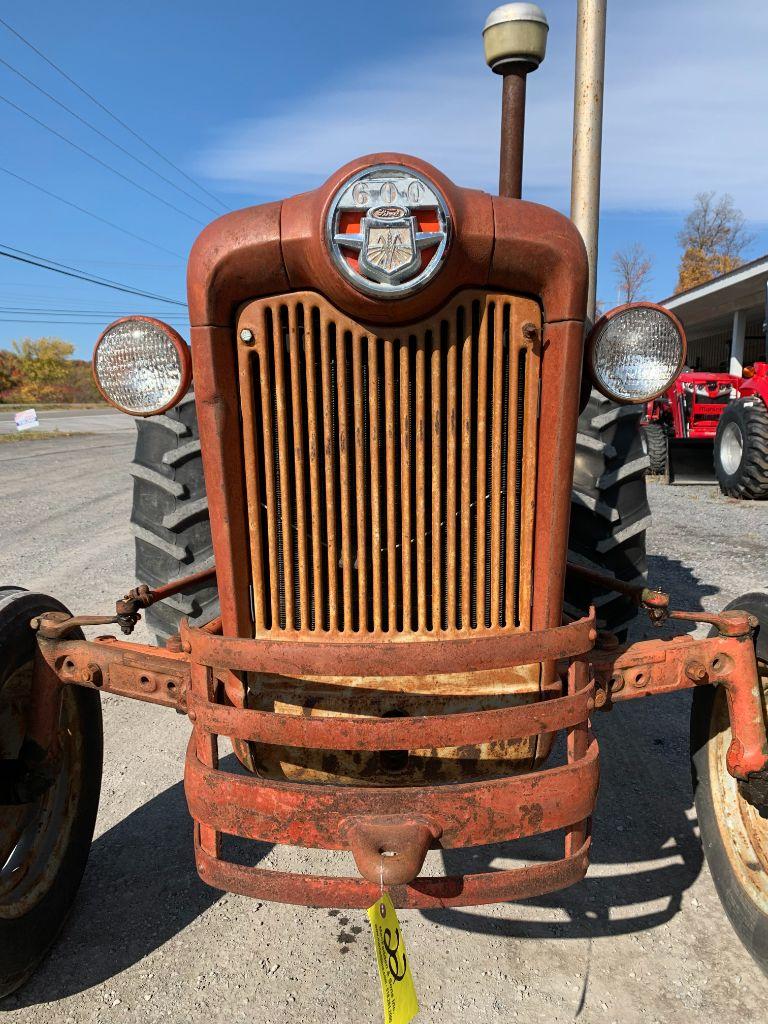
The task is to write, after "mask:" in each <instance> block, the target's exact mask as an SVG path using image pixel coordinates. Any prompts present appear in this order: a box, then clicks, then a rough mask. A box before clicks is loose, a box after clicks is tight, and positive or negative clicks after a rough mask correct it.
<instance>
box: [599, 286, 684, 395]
mask: <svg viewBox="0 0 768 1024" xmlns="http://www.w3.org/2000/svg"><path fill="white" fill-rule="evenodd" d="M685 349H686V345H685V332H684V331H683V327H682V324H681V323H680V321H679V320H678V319H677V317H676V316H675V315H674V313H670V312H669V310H668V309H664V308H663V307H662V306H656V305H655V304H654V303H652V302H634V303H631V304H629V305H626V306H618V307H617V308H616V309H613V310H611V312H610V313H606V315H605V316H604V317H602V318H601V319H600V320H598V322H597V323H596V324H595V326H594V327H593V328H592V332H591V333H590V335H589V338H588V340H587V360H588V365H589V369H590V372H591V375H592V379H593V380H594V382H595V386H596V387H597V388H598V390H599V391H602V393H603V394H604V395H605V396H606V398H610V399H612V400H613V401H614V402H623V403H631V402H649V401H650V400H651V399H652V398H656V396H657V395H660V394H661V393H662V392H663V391H666V390H667V388H668V387H669V386H670V384H672V382H673V381H674V380H675V378H676V377H677V375H678V374H679V373H680V370H681V369H682V368H683V362H684V360H685Z"/></svg>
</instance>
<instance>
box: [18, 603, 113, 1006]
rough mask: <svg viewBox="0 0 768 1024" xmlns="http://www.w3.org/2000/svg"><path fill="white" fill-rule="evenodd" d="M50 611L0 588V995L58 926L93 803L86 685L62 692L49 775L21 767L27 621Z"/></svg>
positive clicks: (95, 749)
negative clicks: (56, 754) (56, 751)
mask: <svg viewBox="0 0 768 1024" xmlns="http://www.w3.org/2000/svg"><path fill="white" fill-rule="evenodd" d="M52 611H55V612H66V611H67V609H66V608H64V606H63V605H61V604H59V602H58V601H55V600H53V599H52V598H50V597H43V596H42V595H41V594H31V593H29V592H28V591H26V590H22V589H21V588H20V587H0V773H1V774H0V997H2V996H6V995H8V994H9V993H11V992H13V991H14V990H15V989H17V988H18V987H19V986H20V985H22V984H23V983H24V982H25V981H26V980H27V978H28V977H29V976H30V975H31V974H32V972H33V971H34V969H35V967H36V966H37V965H38V963H39V962H40V960H41V959H42V958H43V956H44V955H45V953H46V952H47V950H48V948H49V947H50V946H51V944H52V943H53V941H54V939H55V938H56V936H57V934H58V932H59V929H60V928H61V926H62V924H63V923H64V921H65V919H66V917H67V914H68V913H69V910H70V908H71V906H72V904H73V902H74V899H75V896H76V894H77V890H78V887H79V885H80V880H81V878H82V877H83V872H84V871H85V865H86V861H87V860H88V853H89V851H90V847H91V839H92V837H93V829H94V825H95V823H96V811H97V809H98V806H99V792H100V789H101V766H102V732H101V704H100V699H99V694H98V693H97V692H95V691H93V690H84V689H81V688H80V687H75V686H67V687H64V689H63V691H62V702H61V717H60V720H59V732H58V746H59V751H60V755H59V758H58V762H57V765H56V770H55V774H54V776H53V779H52V780H51V779H50V778H48V779H47V780H41V778H40V777H39V776H38V777H35V774H34V772H31V773H29V772H23V771H20V770H19V762H20V761H21V763H22V764H23V763H24V758H23V756H22V757H21V758H20V754H21V755H23V753H24V752H23V750H22V742H23V740H24V734H25V720H26V717H27V713H28V710H29V703H30V695H31V686H32V669H33V660H34V653H35V646H36V644H35V634H34V633H33V632H32V630H31V629H30V626H29V623H30V620H31V619H33V618H35V617H36V616H38V615H42V614H43V613H44V612H52Z"/></svg>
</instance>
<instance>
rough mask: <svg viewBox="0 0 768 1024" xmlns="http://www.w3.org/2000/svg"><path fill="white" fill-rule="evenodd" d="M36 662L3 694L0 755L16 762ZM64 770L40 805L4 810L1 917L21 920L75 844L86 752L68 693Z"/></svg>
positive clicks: (0, 821)
mask: <svg viewBox="0 0 768 1024" xmlns="http://www.w3.org/2000/svg"><path fill="white" fill-rule="evenodd" d="M32 671H33V667H32V663H31V662H30V663H28V664H26V665H23V666H22V667H21V668H19V669H18V670H17V671H16V672H14V673H13V674H12V675H11V676H10V677H9V678H8V679H7V680H6V682H5V684H4V686H3V689H2V692H0V757H2V758H15V757H17V756H18V753H19V748H20V747H21V742H22V739H23V735H24V718H25V714H24V711H25V708H26V707H28V704H29V699H30V692H31V686H32ZM59 746H60V751H61V753H60V758H61V760H60V766H59V773H58V775H57V778H56V781H55V782H54V783H53V785H52V786H51V787H50V788H49V789H48V790H47V791H46V792H45V793H44V794H43V795H42V796H41V797H40V798H39V799H38V800H36V801H35V802H34V803H31V804H25V805H23V806H20V807H7V806H3V807H0V918H8V917H20V916H22V915H23V914H27V913H29V911H30V910H31V909H32V908H33V907H34V906H36V905H37V904H38V903H39V902H40V901H41V900H42V899H43V897H44V896H45V895H46V893H47V892H48V891H49V890H50V888H51V887H52V885H53V884H54V882H55V880H56V877H57V875H58V872H59V869H60V867H61V863H62V860H63V858H64V855H65V852H66V850H67V847H68V845H69V838H70V835H71V832H72V826H73V823H74V819H75V815H76V813H77V807H78V802H79V801H78V797H79V786H80V773H79V772H77V771H76V770H74V769H75V766H76V765H77V764H78V763H79V755H80V753H81V747H82V744H81V737H80V731H79V729H78V728H77V727H76V709H75V699H74V694H72V693H71V691H70V689H69V688H68V687H67V688H65V689H64V692H63V695H62V708H61V718H60V731H59Z"/></svg>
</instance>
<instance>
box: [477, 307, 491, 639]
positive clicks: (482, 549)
mask: <svg viewBox="0 0 768 1024" xmlns="http://www.w3.org/2000/svg"><path fill="white" fill-rule="evenodd" d="M488 311H489V305H488V304H486V306H485V307H484V309H483V314H482V319H481V321H480V330H479V333H478V339H477V457H476V473H477V484H476V488H475V493H476V495H477V497H476V523H475V531H476V533H475V538H476V539H475V562H476V565H475V573H476V577H477V582H476V584H475V594H476V601H477V605H476V608H475V615H476V617H477V626H478V628H482V627H483V626H487V625H490V623H489V622H488V621H487V618H488V610H489V609H487V608H486V606H485V597H486V592H485V591H486V588H485V574H486V561H485V555H486V539H487V538H486V529H485V524H486V516H487V502H488V482H487V479H486V470H487V464H488V449H487V444H488V437H487V434H488V413H487V408H488V322H489V318H488Z"/></svg>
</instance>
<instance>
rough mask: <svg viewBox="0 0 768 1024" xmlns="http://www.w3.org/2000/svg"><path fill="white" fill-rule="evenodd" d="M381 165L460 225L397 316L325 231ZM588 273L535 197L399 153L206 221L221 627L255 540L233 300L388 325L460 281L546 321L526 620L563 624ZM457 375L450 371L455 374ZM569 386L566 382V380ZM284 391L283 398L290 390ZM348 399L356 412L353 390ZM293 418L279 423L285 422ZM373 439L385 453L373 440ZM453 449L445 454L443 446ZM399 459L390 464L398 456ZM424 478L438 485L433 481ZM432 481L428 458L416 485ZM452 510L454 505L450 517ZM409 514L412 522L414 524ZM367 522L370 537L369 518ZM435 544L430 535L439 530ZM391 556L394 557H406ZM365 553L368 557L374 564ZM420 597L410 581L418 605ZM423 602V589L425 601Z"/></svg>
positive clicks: (205, 422)
mask: <svg viewBox="0 0 768 1024" xmlns="http://www.w3.org/2000/svg"><path fill="white" fill-rule="evenodd" d="M377 160H384V161H385V162H389V163H394V164H398V163H403V162H407V163H408V164H411V163H412V165H413V166H414V167H415V168H416V169H417V170H419V171H421V172H422V173H425V174H426V175H427V176H428V177H431V178H432V179H433V180H434V181H435V182H436V183H437V184H438V185H439V187H440V188H441V191H443V193H444V194H445V196H446V198H447V201H448V204H449V206H450V208H451V214H452V218H453V222H454V223H455V225H456V227H457V230H456V233H455V236H454V239H453V242H452V246H451V250H450V252H449V253H448V256H447V262H446V264H445V266H444V268H443V269H442V270H441V272H440V274H439V275H438V276H437V277H436V279H435V282H434V283H433V285H432V286H430V289H429V290H427V291H425V292H422V293H419V294H418V295H416V296H413V297H411V298H409V299H407V300H405V301H403V302H398V304H397V309H396V310H393V307H391V306H386V309H385V310H382V305H381V304H380V303H376V302H375V301H374V300H372V299H370V298H368V297H366V296H364V295H361V294H359V293H357V292H355V291H354V289H352V288H351V286H350V285H348V283H347V282H346V281H345V280H344V279H342V278H341V276H340V275H339V274H338V273H337V272H336V271H335V270H334V269H333V267H332V266H331V263H330V261H329V259H328V255H327V253H326V251H325V247H324V242H323V238H322V227H323V224H324V214H325V211H326V207H327V205H328V203H329V202H330V200H331V197H332V194H333V193H334V192H335V190H336V188H337V187H338V185H339V184H340V183H341V182H342V181H344V180H346V178H347V177H348V176H349V175H350V174H352V173H354V172H355V171H357V170H359V169H361V168H362V167H364V166H370V164H371V163H375V162H376V161H377ZM283 261H284V262H283ZM586 276H587V266H586V256H585V252H584V246H583V243H582V241H581V238H580V237H579V235H578V232H577V231H576V230H575V229H574V227H573V225H572V224H570V222H569V221H568V220H567V219H566V218H564V217H562V216H560V215H558V214H556V213H554V212H553V211H550V210H546V209H544V208H543V207H539V206H536V205H535V204H528V203H524V202H522V201H519V200H510V199H492V198H491V197H489V196H486V195H483V194H482V193H479V192H473V191H471V190H463V189H458V188H456V186H454V185H453V184H452V183H451V182H449V181H448V180H447V179H445V178H444V176H442V175H440V174H439V172H437V171H435V170H434V168H430V167H429V166H428V165H424V164H422V162H421V161H418V160H413V161H411V160H410V158H405V157H401V156H397V155H396V154H379V155H377V156H374V157H370V158H362V159H359V160H356V161H354V162H353V163H351V164H349V165H347V166H346V167H344V168H341V169H340V170H339V171H338V172H337V173H336V174H334V175H333V176H332V177H331V178H330V179H329V181H328V182H326V183H325V184H324V185H323V186H321V187H320V188H319V189H317V190H315V191H314V192H311V193H307V194H305V195H303V196H300V197H296V198H295V199H290V200H286V201H285V202H284V203H283V204H282V205H280V204H272V205H270V206H268V207H257V208H253V209H251V210H247V211H241V212H240V213H237V214H231V215H227V216H226V217H224V218H221V219H220V220H219V221H217V222H215V224H213V225H211V227H209V228H208V229H206V231H205V232H204V233H203V235H202V236H201V237H200V239H199V240H198V242H197V243H196V245H195V248H194V251H193V254H192V259H191V262H190V269H189V294H190V306H191V309H192V314H191V318H192V324H193V329H192V349H193V363H194V372H195V381H196V401H197V407H198V419H199V423H200V435H201V440H202V447H203V460H204V468H205V475H206V480H207V481H208V483H209V487H208V490H209V496H210V497H209V500H210V507H211V523H212V534H213V545H214V552H215V555H216V562H217V567H218V570H219V574H218V582H219V593H220V599H221V611H222V623H223V631H224V633H225V634H228V635H231V636H249V635H252V629H253V626H252V622H251V616H250V601H249V599H248V593H249V585H250V574H251V566H250V547H251V545H250V540H251V538H250V535H249V534H250V527H249V523H248V516H247V498H246V494H245V488H244V481H243V462H242V456H241V454H240V453H241V452H242V438H241V424H240V415H239V412H240V410H239V397H238V392H237V366H236V339H235V332H234V317H235V314H236V310H237V307H238V306H239V305H242V304H243V303H245V302H249V301H253V300H255V299H258V298H259V297H263V296H287V295H289V294H290V293H291V291H296V290H299V289H302V288H312V289H315V290H317V291H319V292H321V293H323V294H324V295H325V297H326V298H327V299H328V300H329V301H331V302H333V303H334V304H335V305H336V306H337V307H338V308H339V309H341V310H343V311H344V312H345V313H346V315H347V316H349V317H351V318H352V319H353V320H354V321H355V322H357V323H370V322H379V323H380V322H382V320H383V319H384V320H386V321H388V323H389V326H391V325H392V323H393V318H395V319H396V321H397V322H398V323H411V322H413V323H415V322H418V321H419V320H420V319H423V318H424V317H425V316H427V315H429V314H431V313H432V314H434V313H435V311H437V310H439V309H440V308H441V307H442V306H443V305H445V303H446V301H448V299H449V298H450V297H451V295H452V294H453V293H454V292H455V291H456V290H457V289H459V288H462V287H475V288H483V287H490V288H491V289H494V288H495V289H498V290H499V291H500V292H501V293H503V294H509V292H510V290H512V289H514V291H515V292H518V291H523V292H526V293H528V294H530V295H532V296H540V297H541V300H542V303H543V314H544V321H545V323H544V325H543V328H542V336H541V342H540V343H539V344H540V346H541V351H542V360H541V376H542V385H541V421H542V422H546V423H547V430H546V431H545V432H543V434H542V439H541V450H540V452H539V458H538V474H537V483H536V499H535V501H534V500H533V499H532V500H531V502H530V504H529V505H528V506H527V507H526V508H525V509H524V510H523V511H522V514H521V515H522V522H523V523H524V524H526V525H527V527H528V528H530V529H535V531H536V538H535V551H536V555H535V558H536V563H537V565H538V571H536V569H534V578H535V579H536V581H537V585H536V587H535V591H536V593H534V594H533V620H532V625H533V628H542V627H544V626H554V625H557V624H559V621H560V619H559V616H560V608H561V595H562V587H563V579H562V575H563V574H562V568H561V566H562V563H563V562H564V558H565V548H566V538H567V529H568V508H569V492H570V477H571V473H572V456H573V448H574V444H575V421H576V411H577V392H578V389H577V388H574V387H572V386H571V384H572V382H573V381H576V380H578V378H579V376H580V373H581V365H582V345H583V329H582V321H583V315H584V301H585V289H586ZM569 318H570V319H569ZM425 355H426V353H425ZM290 359H291V353H290V349H288V350H287V351H286V354H285V361H286V364H287V365H288V366H290ZM389 365H390V366H391V369H390V370H389V371H388V364H387V362H386V360H385V366H384V378H385V383H386V379H387V373H388V372H391V373H392V374H393V376H394V373H395V372H396V370H397V365H396V364H395V361H394V359H393V360H391V361H390V364H389ZM434 369H435V368H434V367H433V366H432V365H431V364H429V365H427V360H426V359H425V360H424V366H423V379H424V381H425V384H426V385H427V386H431V383H432V379H433V378H432V374H433V371H434ZM360 370H363V371H365V364H363V363H361V365H360V368H359V370H358V369H356V368H355V367H354V366H353V367H352V374H353V378H354V374H355V373H359V372H360ZM413 372H414V373H418V374H421V373H422V370H421V369H418V370H417V369H415V368H414V371H413ZM452 373H453V374H454V375H455V376H453V377H452V376H451V374H452ZM492 376H493V367H491V368H490V377H491V379H492ZM443 378H445V383H446V388H447V387H448V382H449V379H450V381H451V382H452V383H455V387H456V390H457V391H458V395H457V397H456V402H457V404H458V401H460V394H461V390H460V389H461V377H460V375H458V373H457V372H456V371H455V370H453V369H452V366H451V363H450V361H449V362H448V364H447V365H446V366H445V367H441V370H440V381H441V384H440V386H441V388H442V387H443ZM565 381H567V382H568V386H567V387H566V386H565V384H564V382H565ZM290 394H291V400H292V392H291V393H290ZM350 407H351V409H352V411H353V412H354V409H355V401H354V396H353V399H352V401H351V403H350ZM358 408H359V405H358ZM307 410H308V415H311V414H312V413H311V409H310V395H309V394H308V395H307ZM319 414H320V410H315V415H316V416H319ZM375 414H376V400H375V396H374V401H373V402H372V403H371V402H369V409H368V416H369V419H370V417H371V415H373V416H375ZM289 422H290V419H289V418H287V419H286V425H288V423H289ZM492 441H493V439H492V438H491V443H492ZM379 447H380V449H381V444H380V446H379ZM383 448H384V450H383V452H382V451H381V450H380V451H379V453H378V460H379V470H380V471H381V469H382V468H383V469H384V470H386V461H387V446H386V439H385V443H384V446H383ZM448 454H449V456H450V451H449V453H448ZM532 454H533V453H532ZM291 455H292V456H293V457H294V459H295V456H296V453H295V452H292V453H291ZM304 455H305V457H306V454H305V453H304ZM394 457H395V458H397V452H395V453H394ZM375 458H376V452H372V453H371V461H372V463H373V462H374V461H375ZM451 469H452V471H454V472H455V471H457V467H456V466H455V464H452V466H451ZM340 471H341V470H340ZM349 471H350V472H351V471H356V466H355V464H354V460H352V461H351V463H350V466H349ZM446 472H447V470H446ZM432 480H433V484H434V477H432ZM491 481H493V469H491ZM428 483H429V481H428V480H427V472H426V466H425V485H428ZM310 484H311V472H310ZM475 485H476V481H475ZM433 492H434V486H432V487H431V488H429V494H430V500H431V501H432V509H433V514H434V501H435V494H434V493H433ZM321 500H322V497H321ZM450 501H451V497H450V494H449V493H446V494H445V505H446V513H447V519H448V521H447V524H446V529H447V530H448V531H452V530H453V529H454V525H453V521H452V520H451V517H450V509H449V508H448V504H449V502H450ZM386 504H387V508H386V509H382V508H379V510H378V518H379V519H380V520H381V525H380V536H381V537H382V539H383V536H384V523H385V521H386V520H387V517H391V516H392V515H393V513H395V512H396V511H397V509H396V508H393V507H392V503H391V502H386ZM411 504H412V506H413V515H414V516H416V517H418V516H421V515H423V516H424V519H425V521H426V519H427V518H428V517H429V510H428V509H426V508H425V509H423V510H421V509H420V508H419V505H418V503H415V502H412V503H411ZM534 507H535V508H536V521H535V524H534V522H533V509H534ZM459 512H460V508H459V509H457V514H458V513H459ZM298 514H299V509H298V507H297V508H296V515H297V516H298ZM493 514H495V510H494V509H492V515H493ZM303 515H304V521H305V524H307V523H308V522H311V523H312V527H311V528H310V527H309V526H306V533H307V541H309V540H310V538H311V539H312V540H313V542H314V540H315V534H313V530H314V529H315V525H314V521H313V508H312V494H311V492H310V495H309V497H308V498H305V502H304V509H303ZM418 522H419V521H418V518H417V521H416V525H417V527H418ZM356 523H357V510H356V509H354V510H353V520H352V524H351V525H353V527H354V524H356ZM365 527H366V531H368V529H369V527H368V523H367V521H366V523H365ZM355 528H356V527H355ZM370 532H371V540H372V541H373V547H374V548H375V532H374V524H373V522H371V524H370ZM366 536H367V533H366ZM451 539H454V538H451ZM431 541H432V543H434V538H431ZM454 542H455V541H454ZM336 543H337V545H338V547H339V554H340V556H341V555H342V554H343V550H342V548H343V537H342V536H341V534H340V531H339V535H338V536H337V537H336ZM399 554H400V556H401V557H402V552H400V553H399ZM373 557H375V556H374V555H373V554H372V561H373ZM388 557H389V552H388V551H387V552H385V551H384V550H383V549H382V552H381V555H380V560H381V562H383V561H384V560H385V558H388ZM430 557H431V554H430V552H429V551H426V550H425V558H426V559H427V561H429V559H430ZM257 568H258V567H257ZM312 568H313V572H312V573H307V578H308V580H309V581H310V584H311V586H314V585H315V582H316V579H317V577H316V576H315V575H314V569H315V566H314V565H313V567H312ZM366 569H367V566H366ZM303 571H304V570H302V572H303ZM406 571H407V570H406ZM373 572H374V569H373V564H372V565H371V569H370V570H369V573H368V580H367V581H366V583H367V586H368V587H370V578H371V576H372V575H373ZM432 578H433V579H434V572H433V573H432ZM494 584H495V580H494ZM447 586H448V588H454V589H451V590H450V594H449V595H448V600H450V601H456V600H457V599H458V594H457V588H456V584H455V583H453V584H452V583H451V582H450V581H448V584H447ZM419 596H420V595H419V592H418V588H417V593H416V605H417V608H418V600H419ZM424 596H425V595H424V592H423V591H422V593H421V597H422V601H423V599H424ZM270 600H271V599H270ZM305 600H306V599H305ZM337 600H339V601H341V603H342V604H343V593H342V594H340V595H338V597H337ZM379 600H380V602H381V604H382V606H384V603H385V601H387V602H388V601H389V600H390V594H389V591H387V593H386V594H381V595H380V596H379ZM374 614H375V612H374ZM366 639H367V638H366ZM364 642H365V641H364ZM554 680H555V671H554V665H553V663H551V662H547V663H545V664H544V667H543V677H542V685H543V687H544V688H546V687H548V686H550V685H551V684H552V683H553V682H554ZM232 698H233V701H234V702H235V703H238V704H243V703H244V701H245V693H244V692H242V693H241V694H240V696H239V697H238V696H237V695H236V694H233V695H232Z"/></svg>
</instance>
